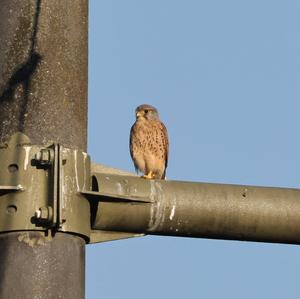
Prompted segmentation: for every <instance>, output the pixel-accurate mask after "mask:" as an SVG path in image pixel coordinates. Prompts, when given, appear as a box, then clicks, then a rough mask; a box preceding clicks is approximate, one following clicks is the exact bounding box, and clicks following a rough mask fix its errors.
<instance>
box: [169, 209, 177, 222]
mask: <svg viewBox="0 0 300 299" xmlns="http://www.w3.org/2000/svg"><path fill="white" fill-rule="evenodd" d="M175 210H176V205H174V206H173V207H172V210H171V214H170V220H172V219H173V217H174V215H175Z"/></svg>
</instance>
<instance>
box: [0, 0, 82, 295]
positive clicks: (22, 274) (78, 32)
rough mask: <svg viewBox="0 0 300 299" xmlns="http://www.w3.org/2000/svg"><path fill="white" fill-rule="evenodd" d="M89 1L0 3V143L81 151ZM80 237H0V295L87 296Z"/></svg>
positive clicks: (58, 234) (35, 234)
mask: <svg viewBox="0 0 300 299" xmlns="http://www.w3.org/2000/svg"><path fill="white" fill-rule="evenodd" d="M87 28H88V1H87V0H64V1H60V0H51V1H45V0H1V6H0V144H3V143H5V142H7V141H8V140H9V138H10V137H11V136H12V135H13V134H14V133H16V132H22V133H24V134H26V135H27V136H28V137H29V138H30V140H31V142H32V144H40V145H45V146H46V145H49V144H51V143H53V142H56V143H60V144H62V145H63V146H67V147H69V148H76V149H79V150H81V151H86V144H87ZM84 262H85V242H84V240H83V239H82V238H81V237H79V236H75V235H72V234H68V233H62V232H56V233H55V231H54V232H53V231H52V234H51V233H49V234H48V235H47V234H45V233H44V232H33V231H18V232H9V233H2V234H1V235H0V264H1V267H0V298H6V299H9V298H14V299H15V298H25V299H26V298H30V299H32V298H43V299H47V298H49V299H50V298H73V299H77V298H78V299H79V298H80V299H82V298H84V280H85V276H84V274H85V269H84Z"/></svg>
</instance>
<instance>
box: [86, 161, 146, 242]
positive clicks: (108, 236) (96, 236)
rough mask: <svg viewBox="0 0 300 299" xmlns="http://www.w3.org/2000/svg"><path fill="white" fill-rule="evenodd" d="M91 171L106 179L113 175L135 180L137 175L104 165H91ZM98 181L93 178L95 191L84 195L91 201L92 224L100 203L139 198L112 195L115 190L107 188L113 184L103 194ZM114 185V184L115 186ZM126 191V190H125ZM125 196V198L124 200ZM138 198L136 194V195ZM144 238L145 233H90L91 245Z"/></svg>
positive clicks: (96, 230) (103, 231) (95, 231)
mask: <svg viewBox="0 0 300 299" xmlns="http://www.w3.org/2000/svg"><path fill="white" fill-rule="evenodd" d="M91 171H92V173H94V174H96V173H97V175H99V176H100V177H103V178H104V181H106V180H105V176H108V175H111V174H118V175H124V179H126V177H127V180H128V179H130V178H131V177H133V178H135V177H136V175H134V174H132V173H130V172H126V171H123V170H121V169H116V168H112V167H108V166H105V165H103V164H96V163H91ZM98 181H99V179H98V180H97V179H96V176H93V177H92V190H94V191H89V192H87V191H85V192H83V194H84V195H85V196H86V197H87V198H88V199H89V200H90V205H91V223H93V222H94V220H95V217H96V212H97V210H98V201H99V200H100V201H108V202H110V201H113V202H120V201H123V202H128V201H136V200H137V197H131V196H127V197H126V196H125V195H124V193H122V194H121V195H120V194H115V193H114V194H110V193H108V192H110V191H112V192H114V191H115V189H114V188H112V189H111V190H109V188H107V187H108V186H109V185H110V184H111V182H110V183H109V184H108V185H106V186H107V187H106V188H105V190H106V192H102V191H103V190H104V188H102V185H101V186H98ZM113 185H114V184H113ZM125 189H126V188H125ZM123 196H124V198H123ZM135 196H136V194H135ZM140 200H143V197H138V201H140ZM142 236H144V234H143V233H129V232H122V231H108V230H99V229H95V230H93V229H92V230H91V233H90V240H89V243H98V242H107V241H114V240H121V239H128V238H136V237H142Z"/></svg>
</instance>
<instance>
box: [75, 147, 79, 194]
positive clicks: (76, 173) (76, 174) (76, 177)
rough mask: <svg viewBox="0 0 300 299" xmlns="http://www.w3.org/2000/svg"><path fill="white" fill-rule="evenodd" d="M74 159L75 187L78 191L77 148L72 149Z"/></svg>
mask: <svg viewBox="0 0 300 299" xmlns="http://www.w3.org/2000/svg"><path fill="white" fill-rule="evenodd" d="M74 160H75V165H74V169H75V180H76V187H77V191H79V182H78V171H77V150H75V151H74Z"/></svg>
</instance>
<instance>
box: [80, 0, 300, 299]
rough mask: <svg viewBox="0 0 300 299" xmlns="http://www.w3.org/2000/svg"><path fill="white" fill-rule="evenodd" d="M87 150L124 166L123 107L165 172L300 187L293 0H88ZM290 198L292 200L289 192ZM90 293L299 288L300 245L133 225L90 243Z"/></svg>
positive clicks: (148, 298)
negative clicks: (150, 141)
mask: <svg viewBox="0 0 300 299" xmlns="http://www.w3.org/2000/svg"><path fill="white" fill-rule="evenodd" d="M89 22H90V32H89V39H90V42H89V153H90V154H91V156H92V157H93V160H94V161H95V162H98V163H103V164H106V165H110V166H113V167H117V168H121V169H125V170H128V171H134V168H133V165H132V162H131V159H130V155H129V151H128V135H129V130H130V127H131V125H132V123H133V121H134V109H135V107H136V106H137V105H139V104H142V103H149V104H152V105H154V106H156V107H157V108H158V109H159V111H160V114H161V118H162V120H163V121H164V122H165V124H166V126H167V127H168V130H169V136H170V143H171V149H170V160H169V168H168V172H167V177H168V179H170V180H172V179H176V180H177V179H179V180H188V181H200V182H218V183H235V184H249V185H262V186H281V187H299V186H300V139H299V113H300V112H299V111H300V84H299V83H300V1H298V0H295V1H293V0H286V1H277V0H263V1H261V0H260V1H258V0H252V1H238V0H236V1H233V0H227V1H224V0H213V1H201V0H186V1H182V0H181V1H179V0H151V1H146V0H126V1H124V0H90V20H89ZM299 200H300V199H299ZM86 263H87V273H86V274H87V275H86V294H87V299H98V298H105V299H121V298H122V299H123V298H130V299H153V298H155V299H168V298H172V299H179V298H180V299H182V298H189V299H199V298H203V299H214V298H228V299H240V298H243V299H253V298H255V299H257V298H272V299H276V298H278V299H279V298H280V299H281V298H298V297H299V292H300V284H299V273H300V247H298V246H293V245H280V244H263V243H250V242H236V241H220V240H219V241H218V240H206V239H190V238H171V237H170V238H169V237H150V236H148V237H143V238H138V239H130V240H123V241H114V242H110V243H102V244H97V245H89V246H88V247H87V257H86Z"/></svg>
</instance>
